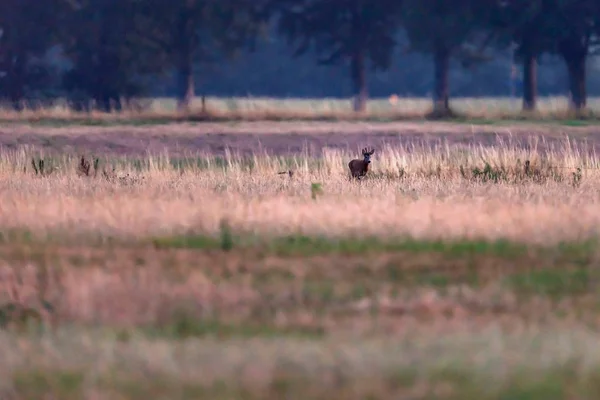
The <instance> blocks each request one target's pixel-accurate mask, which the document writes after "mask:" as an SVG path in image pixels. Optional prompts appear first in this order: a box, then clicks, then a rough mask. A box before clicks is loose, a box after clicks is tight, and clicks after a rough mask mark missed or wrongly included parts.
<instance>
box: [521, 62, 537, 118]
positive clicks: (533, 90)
mask: <svg viewBox="0 0 600 400" xmlns="http://www.w3.org/2000/svg"><path fill="white" fill-rule="evenodd" d="M536 103H537V57H536V56H535V54H533V52H528V53H527V54H525V55H524V60H523V111H533V110H535V108H536Z"/></svg>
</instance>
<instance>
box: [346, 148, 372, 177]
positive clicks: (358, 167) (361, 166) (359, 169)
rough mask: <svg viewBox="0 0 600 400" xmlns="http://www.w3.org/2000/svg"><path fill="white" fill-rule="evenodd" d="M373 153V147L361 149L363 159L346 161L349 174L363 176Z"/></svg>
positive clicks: (367, 169)
mask: <svg viewBox="0 0 600 400" xmlns="http://www.w3.org/2000/svg"><path fill="white" fill-rule="evenodd" d="M373 153H375V149H371V151H369V150H368V149H367V148H364V149H362V155H363V159H362V160H359V159H354V160H352V161H350V162H349V163H348V168H350V174H351V175H352V177H353V178H359V179H360V177H363V176H365V175H366V174H367V172H368V171H369V164H371V156H372V155H373Z"/></svg>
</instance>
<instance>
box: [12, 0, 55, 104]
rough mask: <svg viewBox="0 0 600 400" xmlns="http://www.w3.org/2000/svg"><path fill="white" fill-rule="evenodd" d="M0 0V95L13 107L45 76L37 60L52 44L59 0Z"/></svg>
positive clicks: (44, 68)
mask: <svg viewBox="0 0 600 400" xmlns="http://www.w3.org/2000/svg"><path fill="white" fill-rule="evenodd" d="M39 3H40V2H39V0H2V1H0V98H2V99H5V100H9V101H10V102H11V104H12V106H13V107H14V108H15V109H21V108H22V107H23V101H24V99H25V97H26V96H27V94H28V92H33V91H34V89H35V88H36V87H40V86H42V85H43V84H44V83H45V80H46V78H48V73H49V68H48V66H44V65H42V64H41V63H40V62H39V59H40V58H41V57H42V56H43V55H44V53H45V52H46V51H47V50H48V48H49V47H50V46H52V45H53V44H55V43H56V39H57V35H56V32H57V31H58V29H57V28H58V21H59V15H60V13H61V11H62V8H61V5H62V4H61V1H60V0H47V1H44V5H43V6H41V7H40V4H39Z"/></svg>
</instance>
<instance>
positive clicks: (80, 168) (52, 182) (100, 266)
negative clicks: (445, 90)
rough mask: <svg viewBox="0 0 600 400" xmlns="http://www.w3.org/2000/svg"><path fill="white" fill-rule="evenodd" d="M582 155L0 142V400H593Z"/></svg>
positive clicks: (216, 128)
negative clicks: (360, 175)
mask: <svg viewBox="0 0 600 400" xmlns="http://www.w3.org/2000/svg"><path fill="white" fill-rule="evenodd" d="M598 143H600V133H599V132H598V131H596V128H595V127H593V126H590V127H557V126H552V127H544V126H542V125H541V124H536V125H534V124H531V125H525V126H519V125H506V126H503V127H502V128H498V129H497V128H494V127H490V126H459V125H455V124H450V123H447V124H442V123H437V124H434V123H422V124H421V123H417V122H414V123H412V122H411V123H393V124H384V123H381V124H379V123H352V122H340V123H325V122H303V123H297V124H295V123H292V122H286V123H275V122H240V123H206V124H193V123H187V124H169V125H155V126H148V127H146V126H129V127H121V126H119V127H115V126H113V127H110V126H109V127H106V126H105V127H90V126H70V127H44V126H27V125H18V126H17V125H5V126H3V127H2V128H0V147H1V148H0V352H1V353H2V362H0V398H2V399H4V398H6V399H43V398H46V397H48V398H56V399H134V400H137V399H139V400H144V399H147V398H148V397H150V398H157V399H190V400H191V399H207V400H208V399H210V400H215V399H216V400H221V399H223V400H224V399H236V400H237V399H240V400H250V399H251V400H254V399H256V400H258V399H261V400H262V399H267V400H280V399H294V400H295V399H298V400H300V399H307V398H310V399H317V400H321V399H322V400H325V399H327V400H330V399H339V400H342V399H344V400H358V399H373V400H375V399H381V400H383V399H390V398H403V399H404V398H406V399H423V400H425V399H432V398H435V399H452V400H458V399H461V400H465V399H466V400H480V399H484V400H492V399H539V398H543V399H596V398H598V396H599V395H600V386H599V385H598V377H599V375H598V371H599V368H600V351H599V349H600V335H599V334H598V329H600V318H599V317H600V308H599V307H598V305H599V304H600V295H599V293H600V291H599V290H598V289H599V288H600V271H598V268H597V265H599V262H600V250H599V247H598V244H599V241H598V238H599V234H600V196H599V194H598V193H599V192H598V187H600V158H599V157H598V156H597V153H596V147H597V145H598ZM367 145H369V146H371V145H375V147H376V152H375V154H374V156H373V165H372V170H371V171H370V173H369V175H368V176H367V177H366V178H365V179H364V180H363V181H361V182H355V181H351V180H349V179H348V172H347V163H348V161H349V160H350V159H352V158H354V157H356V156H358V153H357V150H358V149H359V148H360V147H362V146H367ZM81 155H83V156H84V160H83V164H82V160H81ZM96 156H97V157H98V162H97V164H96V163H95V157H96ZM42 160H43V163H41V161H42ZM527 161H529V163H527ZM88 163H89V164H88ZM289 171H292V172H293V173H292V174H291V176H290V174H289Z"/></svg>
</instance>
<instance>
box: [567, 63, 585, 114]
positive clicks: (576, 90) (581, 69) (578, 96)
mask: <svg viewBox="0 0 600 400" xmlns="http://www.w3.org/2000/svg"><path fill="white" fill-rule="evenodd" d="M585 61H586V57H585V54H583V55H581V54H578V55H576V56H574V55H573V56H570V57H565V63H566V64H567V70H568V73H569V92H570V95H571V104H570V107H571V109H573V110H575V111H581V110H583V109H584V108H585V107H586V104H587V93H586V87H585V81H586V71H585Z"/></svg>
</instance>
